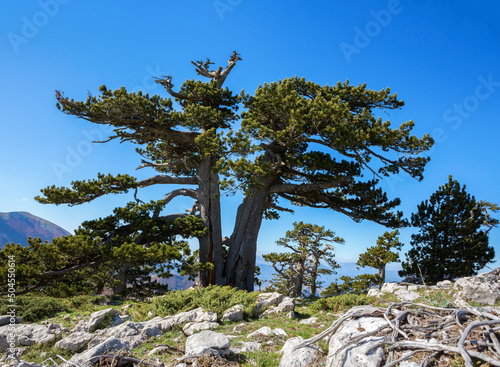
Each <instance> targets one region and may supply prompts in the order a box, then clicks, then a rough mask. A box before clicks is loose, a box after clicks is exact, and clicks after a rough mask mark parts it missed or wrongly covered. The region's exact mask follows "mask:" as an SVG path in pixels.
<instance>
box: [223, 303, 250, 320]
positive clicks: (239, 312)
mask: <svg viewBox="0 0 500 367" xmlns="http://www.w3.org/2000/svg"><path fill="white" fill-rule="evenodd" d="M244 309H245V307H243V306H242V305H236V306H233V307H231V308H230V309H228V310H226V311H225V312H224V315H222V321H232V322H236V321H242V320H243V311H244Z"/></svg>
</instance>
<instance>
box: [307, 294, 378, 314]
mask: <svg viewBox="0 0 500 367" xmlns="http://www.w3.org/2000/svg"><path fill="white" fill-rule="evenodd" d="M375 301H376V299H375V298H373V297H368V296H367V295H366V294H363V293H362V294H353V293H345V294H342V295H340V296H333V297H328V298H320V299H318V300H317V301H315V302H314V303H312V304H311V305H310V306H309V307H310V308H311V309H313V310H315V311H333V312H339V311H341V310H345V309H349V308H351V307H354V306H361V305H368V304H371V303H373V302H375Z"/></svg>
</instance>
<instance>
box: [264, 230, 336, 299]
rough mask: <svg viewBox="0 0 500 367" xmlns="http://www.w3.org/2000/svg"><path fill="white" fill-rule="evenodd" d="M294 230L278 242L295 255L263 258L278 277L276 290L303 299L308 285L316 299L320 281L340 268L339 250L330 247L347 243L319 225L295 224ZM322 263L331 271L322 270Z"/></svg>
mask: <svg viewBox="0 0 500 367" xmlns="http://www.w3.org/2000/svg"><path fill="white" fill-rule="evenodd" d="M293 227H294V228H293V230H291V231H287V232H286V236H285V237H283V238H281V239H279V240H278V241H277V242H276V243H277V244H278V245H279V246H283V247H285V248H287V249H289V250H291V252H287V253H275V252H273V253H270V254H267V255H263V257H264V259H265V260H266V261H268V262H270V263H271V265H272V267H273V268H274V270H275V271H276V273H277V274H276V275H275V279H274V282H273V285H274V288H275V289H277V290H279V291H281V292H283V293H285V294H288V295H290V296H292V297H298V296H300V295H302V289H303V287H304V285H306V286H308V287H309V291H310V292H309V293H310V294H311V295H315V294H316V290H317V287H318V285H319V284H320V283H319V281H318V277H319V276H320V275H321V274H325V275H329V274H332V273H333V272H334V270H335V269H336V268H338V267H339V265H338V264H337V263H336V261H335V254H334V253H333V251H334V249H335V247H333V246H332V245H331V244H330V243H333V242H334V243H344V240H343V239H342V238H340V237H336V236H335V233H333V232H332V231H330V230H325V227H320V226H318V225H313V224H309V223H304V222H298V223H297V222H295V223H294V224H293ZM321 261H325V262H326V263H327V264H328V265H329V267H330V268H320V264H321Z"/></svg>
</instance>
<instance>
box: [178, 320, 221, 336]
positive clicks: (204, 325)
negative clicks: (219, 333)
mask: <svg viewBox="0 0 500 367" xmlns="http://www.w3.org/2000/svg"><path fill="white" fill-rule="evenodd" d="M218 327H219V324H218V323H216V322H211V321H203V322H188V323H187V324H186V325H185V326H184V328H183V329H182V331H184V332H185V333H186V334H188V335H193V334H194V333H195V332H197V331H201V330H211V329H217V328H218Z"/></svg>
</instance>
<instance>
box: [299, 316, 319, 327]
mask: <svg viewBox="0 0 500 367" xmlns="http://www.w3.org/2000/svg"><path fill="white" fill-rule="evenodd" d="M317 322H318V318H317V317H309V318H308V319H304V320H302V321H301V322H299V324H305V325H310V324H315V323H317Z"/></svg>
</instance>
